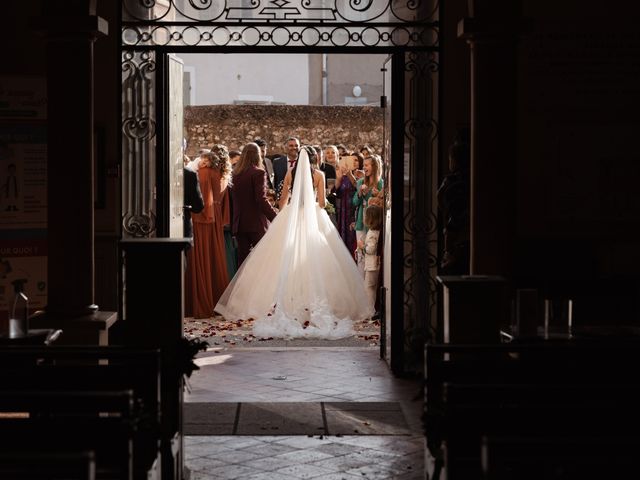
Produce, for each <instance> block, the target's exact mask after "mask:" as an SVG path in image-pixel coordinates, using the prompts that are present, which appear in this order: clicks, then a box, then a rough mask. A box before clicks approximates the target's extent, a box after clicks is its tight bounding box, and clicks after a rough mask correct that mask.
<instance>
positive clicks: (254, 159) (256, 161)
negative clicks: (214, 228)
mask: <svg viewBox="0 0 640 480" xmlns="http://www.w3.org/2000/svg"><path fill="white" fill-rule="evenodd" d="M261 167H262V162H261V154H260V147H258V145H256V144H255V143H248V144H246V145H245V146H244V148H243V149H242V155H241V156H240V160H238V163H237V164H236V168H235V170H234V172H233V187H231V202H232V204H233V222H232V223H233V235H234V237H235V238H236V241H237V242H238V268H239V267H240V265H241V264H242V262H243V261H244V259H245V258H247V256H248V255H249V252H250V251H251V248H253V247H254V246H255V245H256V244H257V243H258V242H259V241H260V239H261V238H262V237H263V236H264V234H265V233H266V232H267V228H269V222H271V221H272V220H273V219H274V218H275V216H276V211H275V210H274V209H273V207H272V206H271V204H270V203H269V201H268V200H267V172H265V171H264V170H263V169H262V168H261Z"/></svg>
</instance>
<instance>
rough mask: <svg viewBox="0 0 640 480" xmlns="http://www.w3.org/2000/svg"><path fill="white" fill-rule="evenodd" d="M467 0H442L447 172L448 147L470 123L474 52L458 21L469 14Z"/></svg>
mask: <svg viewBox="0 0 640 480" xmlns="http://www.w3.org/2000/svg"><path fill="white" fill-rule="evenodd" d="M467 3H468V2H467V0H447V1H445V2H441V12H440V16H441V23H442V28H441V43H442V52H443V54H442V59H441V65H440V89H441V92H440V94H441V97H440V98H441V100H442V108H441V112H440V114H441V118H440V141H441V142H442V148H441V150H442V152H443V154H442V157H441V168H440V172H442V173H446V172H447V155H446V151H447V148H448V146H449V145H450V144H451V143H452V142H453V139H454V137H455V134H456V131H457V130H458V129H459V128H461V127H468V126H469V122H470V119H469V114H470V110H469V105H470V94H471V84H470V78H469V73H470V54H469V46H468V45H467V44H466V42H465V41H464V40H463V39H461V38H458V34H457V28H458V21H459V20H460V19H462V18H464V17H466V16H468V11H467Z"/></svg>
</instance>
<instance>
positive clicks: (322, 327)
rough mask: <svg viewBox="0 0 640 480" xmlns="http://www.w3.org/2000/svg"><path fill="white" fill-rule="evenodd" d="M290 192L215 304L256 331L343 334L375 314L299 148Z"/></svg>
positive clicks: (277, 334)
mask: <svg viewBox="0 0 640 480" xmlns="http://www.w3.org/2000/svg"><path fill="white" fill-rule="evenodd" d="M293 184H294V186H293V192H292V195H291V201H290V202H289V205H287V206H285V207H284V208H283V209H282V211H280V213H278V215H277V216H276V218H275V219H274V221H273V222H272V223H271V225H270V226H269V229H268V230H267V233H266V234H265V235H264V237H262V240H260V242H259V243H258V244H257V245H256V246H255V247H254V248H253V250H252V251H251V253H250V254H249V256H248V257H247V258H246V259H245V261H244V262H243V263H242V265H241V266H240V269H239V270H238V272H237V273H236V275H235V277H233V279H232V280H231V283H229V286H228V287H227V289H226V290H225V291H224V293H223V294H222V296H221V297H220V300H219V302H218V304H217V305H216V308H215V311H216V312H218V313H219V314H221V315H223V316H224V317H225V319H226V320H240V319H249V318H253V319H254V320H255V322H254V327H253V333H254V335H256V336H258V337H263V338H264V337H275V338H296V337H310V338H324V339H338V338H344V337H348V336H351V335H353V334H354V331H353V323H352V322H353V321H358V320H364V319H366V318H369V317H370V316H371V315H373V313H374V312H373V306H372V305H370V303H369V300H368V297H367V294H366V291H365V289H364V280H363V278H362V275H361V274H360V272H359V271H358V267H357V266H356V264H355V262H354V261H353V258H352V256H351V255H350V253H349V251H348V250H347V248H346V247H345V245H344V242H343V241H342V239H341V238H340V235H339V234H338V231H337V230H336V228H335V226H334V225H333V223H332V222H331V220H330V219H329V216H328V215H327V212H326V211H325V210H324V209H323V208H320V206H319V205H318V203H317V202H316V199H315V193H314V190H313V181H312V177H311V174H310V165H309V157H308V155H307V152H306V151H305V149H302V150H301V151H300V156H299V159H298V167H297V173H296V178H295V181H294V182H293Z"/></svg>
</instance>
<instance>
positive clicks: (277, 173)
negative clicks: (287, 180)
mask: <svg viewBox="0 0 640 480" xmlns="http://www.w3.org/2000/svg"><path fill="white" fill-rule="evenodd" d="M285 149H286V151H287V154H286V155H283V156H280V157H277V158H274V159H273V183H274V187H275V189H276V198H277V199H280V193H281V190H282V184H283V183H284V177H285V176H286V175H287V172H288V171H289V170H291V169H292V168H293V167H294V166H295V164H296V161H297V160H298V150H300V140H298V139H297V138H296V137H289V138H288V139H287V143H285Z"/></svg>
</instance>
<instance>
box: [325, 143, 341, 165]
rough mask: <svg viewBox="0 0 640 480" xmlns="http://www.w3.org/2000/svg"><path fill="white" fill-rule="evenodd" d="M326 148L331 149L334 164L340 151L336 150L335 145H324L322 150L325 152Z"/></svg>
mask: <svg viewBox="0 0 640 480" xmlns="http://www.w3.org/2000/svg"><path fill="white" fill-rule="evenodd" d="M327 150H331V151H332V152H333V154H334V158H335V161H336V164H337V163H338V159H339V158H340V152H338V147H336V146H335V145H327V146H326V147H324V151H325V152H326V151H327ZM326 156H327V155H326V153H325V157H326Z"/></svg>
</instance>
